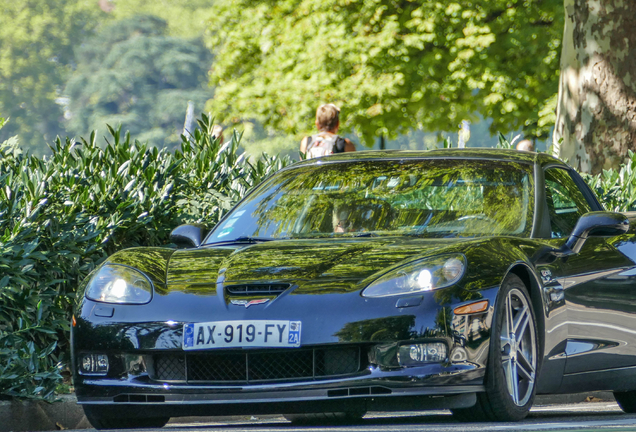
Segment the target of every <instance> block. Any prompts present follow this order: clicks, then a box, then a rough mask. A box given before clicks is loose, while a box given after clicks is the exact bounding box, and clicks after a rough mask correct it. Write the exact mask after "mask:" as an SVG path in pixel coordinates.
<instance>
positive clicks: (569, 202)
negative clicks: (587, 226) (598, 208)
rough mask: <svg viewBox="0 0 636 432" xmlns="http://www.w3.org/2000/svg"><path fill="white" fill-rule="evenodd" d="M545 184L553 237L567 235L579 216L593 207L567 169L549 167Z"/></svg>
mask: <svg viewBox="0 0 636 432" xmlns="http://www.w3.org/2000/svg"><path fill="white" fill-rule="evenodd" d="M545 186H546V191H545V197H546V200H547V204H548V213H549V215H550V225H551V227H552V238H561V237H567V236H569V235H570V233H571V232H572V230H573V229H574V226H575V225H576V222H577V221H578V220H579V218H580V217H581V216H582V215H583V214H585V213H587V212H589V211H592V208H591V206H590V204H589V203H588V202H587V200H586V199H585V197H584V196H583V194H582V193H581V191H580V190H579V188H578V187H577V186H576V183H574V180H572V177H571V176H570V174H569V173H568V172H567V170H564V169H562V168H548V169H547V170H546V171H545Z"/></svg>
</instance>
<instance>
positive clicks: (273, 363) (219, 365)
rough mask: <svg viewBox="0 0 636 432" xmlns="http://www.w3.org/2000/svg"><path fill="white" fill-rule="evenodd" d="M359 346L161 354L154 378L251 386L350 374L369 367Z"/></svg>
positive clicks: (157, 358)
mask: <svg viewBox="0 0 636 432" xmlns="http://www.w3.org/2000/svg"><path fill="white" fill-rule="evenodd" d="M363 354H366V351H365V350H362V349H361V348H360V347H358V346H354V347H334V348H326V349H325V348H316V349H311V348H310V349H294V350H292V349H283V350H269V351H224V352H205V353H185V354H157V355H154V356H153V360H154V364H155V368H154V373H153V374H152V375H151V379H153V380H156V381H168V382H185V383H197V382H207V383H209V382H224V383H250V382H264V381H277V380H298V379H316V378H322V377H328V376H338V375H348V374H353V373H356V372H359V371H361V370H364V369H365V368H366V367H367V366H368V361H367V360H366V355H363Z"/></svg>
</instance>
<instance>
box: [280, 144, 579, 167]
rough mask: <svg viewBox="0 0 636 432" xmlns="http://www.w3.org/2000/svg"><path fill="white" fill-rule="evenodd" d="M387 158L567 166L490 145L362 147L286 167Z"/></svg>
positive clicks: (544, 156) (550, 158)
mask: <svg viewBox="0 0 636 432" xmlns="http://www.w3.org/2000/svg"><path fill="white" fill-rule="evenodd" d="M391 159H400V160H404V159H475V160H493V161H509V162H525V163H530V164H538V165H540V166H542V167H543V166H546V165H560V166H564V167H566V166H567V165H566V164H565V163H564V162H562V161H560V160H559V159H557V158H555V157H553V156H550V155H548V154H546V153H536V152H527V151H519V150H514V149H494V148H486V147H484V148H478V147H472V148H463V149H462V148H453V149H435V150H366V151H357V152H347V153H337V154H334V155H330V156H324V157H320V158H315V159H308V160H305V161H301V162H297V163H294V164H293V165H291V166H290V167H299V166H308V165H320V164H323V163H336V162H354V161H362V160H364V161H373V160H378V161H380V160H391Z"/></svg>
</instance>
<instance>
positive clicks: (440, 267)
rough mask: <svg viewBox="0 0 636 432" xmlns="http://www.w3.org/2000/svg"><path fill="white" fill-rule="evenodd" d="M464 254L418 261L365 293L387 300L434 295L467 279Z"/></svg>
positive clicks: (372, 286) (375, 282) (373, 285)
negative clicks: (464, 276)
mask: <svg viewBox="0 0 636 432" xmlns="http://www.w3.org/2000/svg"><path fill="white" fill-rule="evenodd" d="M465 269H466V258H465V257H464V255H462V254H452V255H440V256H436V257H432V258H425V259H423V260H419V261H415V262H412V263H410V264H407V265H405V266H403V267H400V268H398V269H396V270H394V271H392V272H389V273H387V274H385V275H384V276H382V277H381V278H379V279H377V280H376V281H374V282H373V283H371V285H369V286H368V287H367V288H365V289H364V291H363V292H362V295H363V296H364V297H385V296H391V295H399V294H410V293H416V292H424V291H432V290H436V289H439V288H444V287H447V286H450V285H452V284H454V283H456V282H457V281H458V280H460V279H461V277H462V276H463V275H464V270H465Z"/></svg>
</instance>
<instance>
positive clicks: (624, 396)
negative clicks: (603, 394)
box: [614, 390, 636, 414]
mask: <svg viewBox="0 0 636 432" xmlns="http://www.w3.org/2000/svg"><path fill="white" fill-rule="evenodd" d="M614 399H616V403H617V404H618V406H619V407H621V409H622V410H623V411H624V412H626V413H628V414H634V413H636V391H634V390H632V391H626V392H614Z"/></svg>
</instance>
